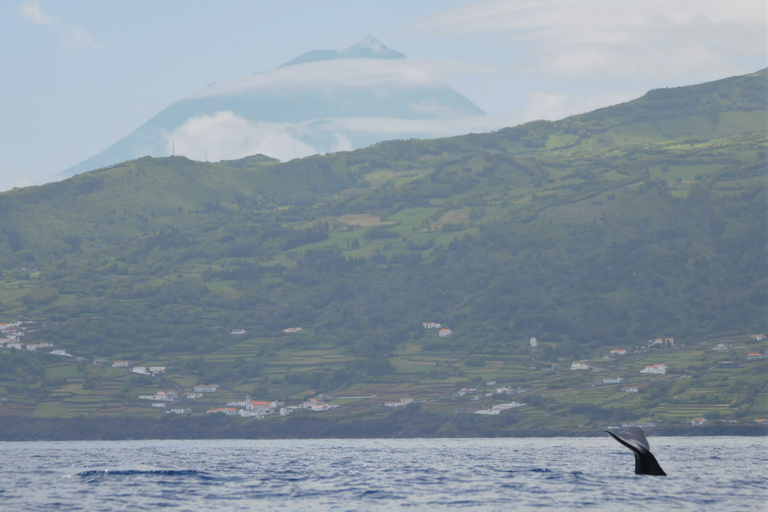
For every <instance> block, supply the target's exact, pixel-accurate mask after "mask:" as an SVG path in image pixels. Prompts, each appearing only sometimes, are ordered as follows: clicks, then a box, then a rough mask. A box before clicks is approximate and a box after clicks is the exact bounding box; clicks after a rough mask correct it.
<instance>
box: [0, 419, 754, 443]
mask: <svg viewBox="0 0 768 512" xmlns="http://www.w3.org/2000/svg"><path fill="white" fill-rule="evenodd" d="M412 419H414V420H415V421H412V422H400V421H354V422H350V423H341V422H334V421H328V420H324V419H321V418H310V417H303V418H290V419H288V420H287V421H279V422H278V421H270V422H265V421H259V422H256V421H248V420H243V419H240V418H232V417H226V416H203V417H188V418H185V417H174V418H167V417H163V418H160V419H155V418H135V417H127V416H126V417H113V418H98V419H95V418H69V419H54V420H51V419H35V418H19V417H0V441H124V440H139V439H140V440H149V439H158V440H161V439H179V440H181V439H190V440H191V439H208V440H210V439H398V438H400V439H407V438H500V437H598V436H603V435H605V433H604V432H603V430H604V428H602V427H595V428H579V429H544V428H540V429H532V430H531V429H528V430H522V429H521V430H515V429H508V428H503V427H504V425H501V424H496V425H494V424H492V422H489V424H485V425H484V424H479V423H477V422H476V423H474V424H472V425H470V424H468V423H467V424H460V423H458V424H457V422H454V421H451V420H450V419H446V418H444V417H443V418H441V417H433V416H420V417H418V418H412ZM647 434H648V436H649V437H671V436H686V437H713V436H758V437H759V436H768V428H766V427H764V426H762V425H728V426H695V427H694V426H690V427H663V426H662V427H653V428H649V429H648V430H647Z"/></svg>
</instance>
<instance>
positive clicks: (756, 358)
mask: <svg viewBox="0 0 768 512" xmlns="http://www.w3.org/2000/svg"><path fill="white" fill-rule="evenodd" d="M762 358H763V354H747V361H759V360H760V359H762Z"/></svg>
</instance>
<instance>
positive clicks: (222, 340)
mask: <svg viewBox="0 0 768 512" xmlns="http://www.w3.org/2000/svg"><path fill="white" fill-rule="evenodd" d="M765 90H766V72H765V70H763V71H761V72H758V73H755V74H753V75H747V76H744V77H734V78H730V79H726V80H721V81H718V82H712V83H709V84H701V85H697V86H691V87H682V88H676V89H663V90H656V91H651V92H649V93H648V94H646V95H645V96H643V97H642V98H639V99H637V100H635V101H633V102H629V103H627V104H623V105H618V106H615V107H610V108H607V109H601V110H599V111H595V112H592V113H587V114H583V115H580V116H573V117H570V118H567V119H564V120H561V121H557V122H543V121H541V122H534V123H528V124H526V125H522V126H518V127H514V128H508V129H504V130H500V131H498V132H495V133H489V134H473V135H467V136H462V137H454V138H449V139H439V140H425V141H419V140H409V141H392V142H386V143H381V144H377V145H375V146H372V147H370V148H366V149H362V150H358V151H354V152H349V153H336V154H332V155H325V156H315V157H309V158H306V159H302V160H294V161H291V162H286V163H279V162H277V161H274V160H271V159H268V158H266V157H261V156H254V157H250V158H247V159H243V160H239V161H231V162H219V163H204V162H193V161H190V160H187V159H185V158H182V157H170V158H162V159H153V158H149V157H147V158H143V159H139V160H135V161H130V162H125V163H123V164H119V165H115V166H112V167H110V168H105V169H100V170H96V171H93V172H90V173H86V174H83V175H80V176H76V177H74V178H71V179H69V180H66V181H64V182H60V183H53V184H48V185H44V186H41V187H31V188H26V189H15V190H13V191H10V192H7V193H3V194H0V240H2V245H1V246H0V270H2V288H1V289H0V320H3V321H10V320H12V319H13V318H15V317H17V316H19V315H21V316H24V317H26V318H27V319H30V320H34V321H35V322H37V324H36V329H35V332H34V335H33V336H34V338H35V340H38V341H51V342H55V343H56V345H57V346H63V347H66V349H67V350H68V351H69V352H71V353H73V354H75V355H78V356H83V357H87V358H113V359H127V360H132V361H149V360H152V361H156V362H167V361H172V360H175V361H178V371H179V375H187V376H190V378H191V377H194V378H195V379H197V380H200V381H206V380H212V379H218V380H219V381H221V382H227V381H229V382H231V384H232V386H236V385H241V386H246V387H247V386H250V387H251V388H253V387H254V386H257V385H258V386H262V387H261V389H262V391H263V390H265V389H269V388H270V386H271V387H272V388H273V389H274V387H275V382H274V381H275V379H278V380H281V379H282V380H281V382H282V381H285V382H287V383H289V384H291V385H295V386H298V387H295V390H294V388H291V389H292V390H294V391H295V392H296V393H300V392H302V390H315V391H316V390H318V389H325V390H331V389H334V387H335V386H342V385H351V384H354V383H365V382H375V381H376V380H377V379H382V378H385V377H386V378H390V379H391V378H395V377H394V376H395V374H396V372H398V362H397V358H398V357H400V356H401V355H402V354H403V353H404V352H403V351H406V348H407V347H409V346H415V347H418V350H419V351H421V352H422V353H423V354H425V355H427V356H428V355H429V354H435V356H434V357H435V359H436V360H437V359H439V358H440V357H441V356H440V355H439V354H440V353H441V351H450V352H451V353H452V354H454V355H453V356H451V357H458V358H459V359H460V360H464V361H467V362H468V364H470V365H473V364H482V363H483V361H484V360H485V358H492V357H497V356H505V357H507V356H508V357H520V358H530V357H531V354H530V350H529V349H530V347H529V346H528V344H527V340H528V339H529V338H530V337H536V338H538V339H539V340H542V343H543V345H542V351H541V353H539V354H535V358H536V359H543V360H548V361H553V362H554V361H557V360H558V358H562V359H564V360H571V359H581V358H585V357H588V356H590V355H592V354H597V353H602V352H604V351H605V349H606V348H609V347H613V346H617V345H622V346H634V345H638V344H644V343H646V342H647V340H648V339H651V338H655V337H658V336H665V337H674V338H675V339H676V340H678V342H682V343H694V342H700V341H701V340H706V339H715V338H719V337H728V336H735V335H744V334H748V333H752V332H762V331H764V330H765V327H766V326H765V319H766V313H767V312H768V294H767V293H766V285H768V280H767V278H766V272H765V271H766V268H768V266H767V265H766V263H767V262H766V250H765V249H766V233H767V231H766V225H765V222H766V200H767V199H768V197H767V196H766V181H765V178H766V162H767V160H766V149H768V148H767V147H766V146H767V144H766V140H767V135H766V113H767V112H768V109H767V108H766V95H765ZM426 321H435V322H441V323H442V324H444V325H446V326H450V328H451V330H452V336H451V337H450V338H448V339H440V338H437V337H433V336H429V335H427V334H428V333H426V332H425V330H424V329H423V327H422V322H426ZM291 326H301V327H302V328H303V331H302V334H301V335H299V336H294V337H289V338H286V337H284V336H283V335H282V330H283V329H284V328H286V327H291ZM235 328H239V329H244V330H245V331H246V332H247V334H246V337H247V339H251V340H253V341H254V345H253V350H252V352H242V353H241V354H240V355H239V356H238V357H239V359H238V358H230V357H229V356H226V357H225V356H223V355H222V356H221V357H219V356H216V354H219V353H221V354H223V353H226V351H227V350H234V349H231V348H230V347H232V346H233V344H236V343H239V342H241V341H242V338H237V339H235V338H233V336H232V335H230V331H232V329H235ZM317 347H322V348H323V349H324V350H325V349H327V350H331V351H332V352H333V353H335V354H338V356H339V357H340V359H338V361H340V362H337V363H334V364H332V365H325V366H323V365H320V367H312V366H309V367H306V368H304V369H303V370H302V372H303V373H302V372H297V371H295V370H292V369H291V366H290V365H286V364H283V363H279V362H277V361H278V360H280V361H282V359H279V358H277V359H274V360H271V359H270V357H274V356H275V354H277V353H279V352H280V351H281V350H286V349H290V350H295V351H302V350H311V349H313V348H317ZM407 350H411V349H407ZM222 351H223V352H222ZM169 358H170V359H169ZM235 359H237V360H238V361H240V362H239V363H237V365H238V366H235ZM206 361H207V362H206ZM216 361H218V362H216ZM270 361H271V362H270ZM19 364H21V363H19ZM30 364H32V363H30ZM265 364H266V365H268V366H269V365H271V367H270V368H271V369H270V370H269V371H266V369H265V368H266V367H265V366H264V365H265ZM33 366H34V365H33ZM19 368H21V367H19ZM238 368H240V370H238ZM305 370H306V371H305ZM36 371H37V373H35V372H31V373H30V372H29V371H26V370H25V372H26V373H27V374H28V375H31V377H29V378H24V379H22V378H19V377H18V376H19V375H20V372H21V370H18V371H15V373H14V372H11V373H8V374H7V375H6V378H7V379H8V381H9V382H12V383H15V384H13V385H11V386H10V387H8V386H6V388H0V392H3V389H5V392H8V393H11V392H12V390H14V389H16V390H19V391H18V392H20V393H22V394H23V393H29V392H30V391H29V390H30V389H46V388H50V385H51V383H50V379H48V381H47V382H46V379H44V378H42V377H41V375H43V374H44V370H42V369H39V368H38V370H36ZM40 372H43V374H41V373H40ZM21 373H23V372H21ZM438 374H439V375H438ZM440 375H442V377H440ZM450 375H451V372H450V371H449V372H448V373H445V374H440V373H439V372H438V373H436V374H434V375H433V377H434V378H438V377H440V378H443V377H446V376H450ZM446 378H447V377H446ZM83 379H86V377H83ZM94 379H96V377H93V379H92V380H91V383H90V384H89V385H90V386H91V387H93V386H98V382H97V380H98V379H96V380H94ZM403 379H405V377H403ZM86 380H87V379H86ZM78 382H79V381H78ZM259 383H260V384H259ZM270 383H271V384H270ZM0 384H1V383H0ZM14 386H15V387H14ZM302 386H304V387H303V388H302ZM299 388H301V389H299ZM128 389H130V386H129V387H128ZM25 390H26V391H25ZM115 392H116V391H115ZM41 393H43V392H41ZM33 394H34V393H33ZM43 394H45V393H43Z"/></svg>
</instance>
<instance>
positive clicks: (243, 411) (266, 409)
mask: <svg viewBox="0 0 768 512" xmlns="http://www.w3.org/2000/svg"><path fill="white" fill-rule="evenodd" d="M335 407H338V406H337V405H331V404H328V403H325V402H323V401H322V400H321V399H319V398H310V399H309V400H307V401H305V402H304V403H302V404H301V405H298V406H286V405H285V403H284V402H280V401H277V400H273V401H271V402H267V401H257V400H251V397H250V396H247V395H246V397H245V400H242V401H240V400H236V401H233V402H229V403H227V406H226V407H215V408H213V409H208V411H207V413H208V414H225V415H227V416H242V417H243V418H265V417H266V416H269V415H273V414H279V415H280V416H287V415H289V414H291V413H292V412H293V411H294V410H296V409H308V410H310V411H327V410H329V409H333V408H335Z"/></svg>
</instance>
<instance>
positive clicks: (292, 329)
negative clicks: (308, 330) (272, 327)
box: [283, 327, 301, 334]
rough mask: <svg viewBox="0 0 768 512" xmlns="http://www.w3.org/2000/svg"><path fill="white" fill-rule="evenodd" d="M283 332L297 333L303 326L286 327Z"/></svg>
mask: <svg viewBox="0 0 768 512" xmlns="http://www.w3.org/2000/svg"><path fill="white" fill-rule="evenodd" d="M283 332H287V333H288V334H295V333H297V332H301V327H286V328H285V329H283Z"/></svg>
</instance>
